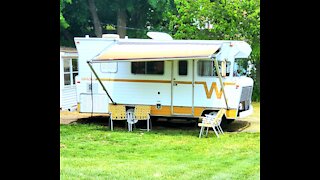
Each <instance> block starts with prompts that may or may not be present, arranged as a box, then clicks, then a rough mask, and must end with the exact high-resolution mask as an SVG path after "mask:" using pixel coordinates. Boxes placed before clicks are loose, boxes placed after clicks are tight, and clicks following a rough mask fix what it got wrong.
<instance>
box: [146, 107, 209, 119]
mask: <svg viewBox="0 0 320 180" xmlns="http://www.w3.org/2000/svg"><path fill="white" fill-rule="evenodd" d="M173 110H174V112H175V113H179V114H191V112H192V107H181V106H180V107H179V106H174V107H173ZM204 110H205V108H203V107H194V117H200V116H201V114H202V112H203V111H204ZM151 115H154V116H171V115H172V114H171V106H162V107H161V109H157V107H156V106H151Z"/></svg>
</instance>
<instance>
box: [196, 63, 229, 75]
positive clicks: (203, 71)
mask: <svg viewBox="0 0 320 180" xmlns="http://www.w3.org/2000/svg"><path fill="white" fill-rule="evenodd" d="M218 65H219V70H220V72H221V61H218ZM230 66H231V62H230V61H227V62H226V76H229V75H230ZM198 75H199V76H218V74H217V72H216V68H215V66H214V61H207V60H200V61H198Z"/></svg>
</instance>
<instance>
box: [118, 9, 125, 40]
mask: <svg viewBox="0 0 320 180" xmlns="http://www.w3.org/2000/svg"><path fill="white" fill-rule="evenodd" d="M126 26H127V13H126V9H125V8H124V7H119V8H118V12H117V33H118V34H119V36H120V38H124V37H125V36H126V34H127V30H126Z"/></svg>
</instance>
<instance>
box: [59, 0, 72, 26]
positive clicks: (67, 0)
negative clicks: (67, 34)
mask: <svg viewBox="0 0 320 180" xmlns="http://www.w3.org/2000/svg"><path fill="white" fill-rule="evenodd" d="M71 3H72V1H71V0H60V26H61V27H62V28H63V29H67V28H68V27H69V26H70V25H69V24H68V22H67V21H66V19H65V18H64V16H63V9H64V7H65V4H71Z"/></svg>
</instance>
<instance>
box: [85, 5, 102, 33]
mask: <svg viewBox="0 0 320 180" xmlns="http://www.w3.org/2000/svg"><path fill="white" fill-rule="evenodd" d="M88 4H89V11H90V13H91V16H92V19H93V26H94V33H95V34H96V36H97V37H102V27H101V23H100V20H99V17H98V14H97V8H96V4H95V2H94V0H88Z"/></svg>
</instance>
